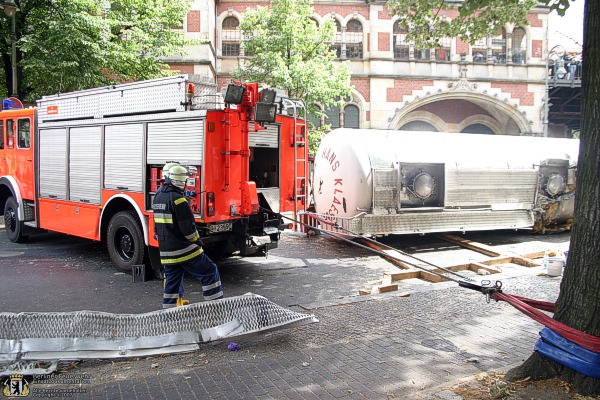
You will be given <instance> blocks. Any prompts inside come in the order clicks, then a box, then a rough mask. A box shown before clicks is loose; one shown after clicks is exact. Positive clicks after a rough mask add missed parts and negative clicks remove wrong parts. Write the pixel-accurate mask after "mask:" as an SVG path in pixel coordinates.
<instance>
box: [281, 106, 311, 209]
mask: <svg viewBox="0 0 600 400" xmlns="http://www.w3.org/2000/svg"><path fill="white" fill-rule="evenodd" d="M282 100H283V106H284V107H285V109H286V110H288V115H290V111H291V112H292V114H291V115H292V117H293V118H294V140H293V146H294V194H293V196H292V201H293V202H294V219H296V216H297V215H298V212H300V211H306V206H307V201H306V194H307V187H308V180H307V178H308V177H307V172H306V171H307V170H308V168H307V166H308V165H307V162H308V159H307V158H308V157H307V154H306V152H307V149H306V146H307V129H306V106H305V105H304V102H303V101H302V100H300V99H286V98H284V99H282ZM300 116H301V117H302V118H300ZM299 152H300V154H301V157H300V156H299V155H298V153H299ZM298 200H301V204H302V206H301V207H300V206H298Z"/></svg>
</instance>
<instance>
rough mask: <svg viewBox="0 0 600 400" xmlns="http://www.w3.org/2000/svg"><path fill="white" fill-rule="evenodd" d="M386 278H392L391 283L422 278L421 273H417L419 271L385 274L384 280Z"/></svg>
mask: <svg viewBox="0 0 600 400" xmlns="http://www.w3.org/2000/svg"><path fill="white" fill-rule="evenodd" d="M385 276H389V277H390V278H389V279H390V282H395V281H402V280H404V279H415V278H420V277H421V271H417V270H412V271H402V272H395V273H393V274H385V275H384V279H385Z"/></svg>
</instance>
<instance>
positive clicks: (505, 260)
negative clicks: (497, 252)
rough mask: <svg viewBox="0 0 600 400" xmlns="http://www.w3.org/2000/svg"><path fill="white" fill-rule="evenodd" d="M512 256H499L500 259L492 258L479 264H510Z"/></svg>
mask: <svg viewBox="0 0 600 400" xmlns="http://www.w3.org/2000/svg"><path fill="white" fill-rule="evenodd" d="M513 258H514V257H513V256H501V257H493V258H490V259H489V260H483V261H479V262H480V263H481V264H485V265H499V264H510V263H512V260H513Z"/></svg>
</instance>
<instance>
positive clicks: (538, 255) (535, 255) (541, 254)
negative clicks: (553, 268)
mask: <svg viewBox="0 0 600 400" xmlns="http://www.w3.org/2000/svg"><path fill="white" fill-rule="evenodd" d="M545 254H546V252H545V251H543V250H542V251H536V252H533V253H527V254H521V257H523V258H530V259H536V258H542V257H544V255H545Z"/></svg>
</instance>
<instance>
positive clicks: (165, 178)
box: [155, 161, 190, 307]
mask: <svg viewBox="0 0 600 400" xmlns="http://www.w3.org/2000/svg"><path fill="white" fill-rule="evenodd" d="M176 165H179V163H178V162H176V161H168V162H167V163H166V164H165V165H164V167H163V168H162V178H161V180H160V182H161V183H162V184H161V186H160V187H159V188H158V190H157V191H156V193H158V192H160V191H161V190H162V189H163V188H164V186H165V183H167V182H169V181H170V180H169V170H170V169H171V168H172V167H174V166H176ZM155 229H156V225H155ZM155 233H156V232H155ZM183 276H184V274H181V284H180V285H179V297H178V298H177V307H181V306H186V305H188V304H190V302H189V300H184V298H183V292H184V290H183ZM166 284H167V280H166V279H163V287H164V286H165V285H166Z"/></svg>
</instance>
